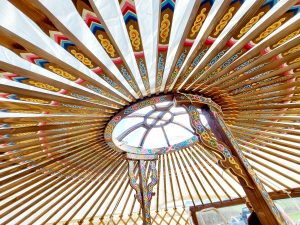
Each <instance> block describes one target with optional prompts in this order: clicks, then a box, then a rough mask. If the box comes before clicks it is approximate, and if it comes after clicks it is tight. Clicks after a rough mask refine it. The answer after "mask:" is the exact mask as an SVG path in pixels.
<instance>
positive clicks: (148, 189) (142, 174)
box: [126, 153, 157, 225]
mask: <svg viewBox="0 0 300 225" xmlns="http://www.w3.org/2000/svg"><path fill="white" fill-rule="evenodd" d="M126 156H127V160H128V175H129V179H130V186H131V187H132V188H133V189H134V190H135V191H136V194H135V198H136V199H137V200H138V202H139V203H140V204H141V208H142V215H143V225H149V224H151V215H150V204H151V199H152V196H153V195H154V192H153V187H154V186H155V185H156V183H157V170H156V161H157V155H135V154H130V153H127V154H126ZM135 161H137V163H138V176H137V177H136V176H135V173H134V168H135ZM146 161H149V170H150V171H149V172H150V173H151V175H150V179H151V181H150V183H148V176H147V174H146V166H145V164H146ZM149 172H148V174H149Z"/></svg>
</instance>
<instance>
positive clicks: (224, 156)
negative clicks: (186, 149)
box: [176, 95, 286, 225]
mask: <svg viewBox="0 0 300 225" xmlns="http://www.w3.org/2000/svg"><path fill="white" fill-rule="evenodd" d="M176 103H177V104H178V105H182V106H184V107H185V108H186V109H187V111H188V113H189V116H190V122H191V125H192V127H193V128H194V130H195V132H196V133H197V134H198V135H199V140H200V142H201V144H203V145H204V146H205V147H206V149H209V150H211V151H213V152H215V153H216V154H217V155H219V156H220V158H221V159H220V160H219V165H220V166H221V167H222V168H224V169H229V170H230V172H231V173H233V174H234V175H235V176H236V177H237V178H238V181H239V182H240V184H241V185H242V187H243V189H244V191H245V193H246V195H247V197H248V199H249V200H250V202H251V204H252V206H253V208H254V210H255V211H256V213H257V216H258V217H259V220H260V221H261V223H262V224H263V225H283V224H286V222H285V221H284V219H283V217H282V215H281V214H280V213H279V211H278V209H277V207H276V206H275V205H274V203H273V201H272V199H271V198H270V196H269V194H268V193H267V191H266V190H265V188H264V187H263V185H262V183H261V181H260V179H259V178H258V177H257V175H256V174H255V172H254V171H253V169H252V168H251V166H250V164H249V162H248V160H247V159H246V158H245V157H244V155H243V153H242V151H241V150H240V149H239V146H238V144H237V142H236V141H235V139H234V137H233V136H232V134H231V132H230V130H229V128H228V127H227V126H226V125H225V123H224V121H223V119H222V117H221V115H219V114H218V112H219V113H220V108H219V107H217V105H216V104H215V103H213V102H212V101H211V100H210V99H208V98H204V97H201V96H195V95H178V96H176ZM200 108H201V112H202V114H203V115H204V116H205V118H206V120H207V122H208V124H209V126H210V130H211V131H209V130H208V129H207V128H206V127H205V126H204V125H203V124H202V122H201V120H200V113H199V112H198V110H197V109H200ZM212 134H213V135H214V136H213V135H212Z"/></svg>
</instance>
